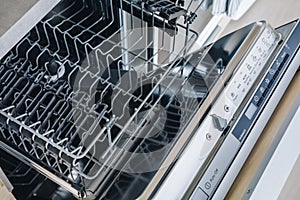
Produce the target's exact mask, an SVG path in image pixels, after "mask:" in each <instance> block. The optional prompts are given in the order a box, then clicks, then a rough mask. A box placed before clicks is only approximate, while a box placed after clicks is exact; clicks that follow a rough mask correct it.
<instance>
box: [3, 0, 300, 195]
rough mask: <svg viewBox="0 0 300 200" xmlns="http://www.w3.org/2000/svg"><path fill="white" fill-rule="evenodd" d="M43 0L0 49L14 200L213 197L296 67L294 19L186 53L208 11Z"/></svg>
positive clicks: (123, 0) (133, 1)
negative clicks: (29, 23)
mask: <svg viewBox="0 0 300 200" xmlns="http://www.w3.org/2000/svg"><path fill="white" fill-rule="evenodd" d="M41 2H43V3H45V4H49V5H48V6H47V9H46V11H45V12H44V10H43V9H42V8H41V9H40V10H39V7H38V6H39V5H42V3H39V5H38V6H36V7H35V8H34V9H32V10H31V14H32V16H35V13H34V12H42V14H41V17H40V18H39V17H33V18H32V19H31V20H32V21H34V22H32V23H33V25H32V26H31V27H29V28H28V30H27V31H25V33H24V34H23V35H22V34H21V33H18V31H16V32H15V33H14V34H16V35H19V37H20V38H18V39H17V40H16V41H14V42H9V44H6V43H7V41H8V40H5V37H11V36H7V35H6V36H5V37H4V39H3V38H2V40H0V41H1V45H2V44H3V45H4V48H2V50H1V51H0V59H1V60H0V83H1V84H0V147H1V151H0V155H1V157H0V159H1V161H0V163H1V164H0V166H1V169H2V170H3V174H5V175H6V177H7V179H8V180H9V181H8V182H10V183H11V184H12V185H10V184H8V186H10V187H8V188H10V189H11V190H12V187H13V188H14V189H13V193H14V195H15V197H16V198H17V199H107V200H108V199H178V198H186V199H207V198H211V197H212V196H213V195H215V194H218V190H217V188H218V187H219V186H222V181H221V180H223V179H226V178H224V176H225V174H226V173H225V172H227V171H230V166H233V164H234V162H233V160H234V159H235V157H232V159H231V156H229V157H228V162H227V161H226V162H225V163H224V165H221V166H224V167H218V168H217V171H216V169H215V168H214V170H213V172H214V173H215V176H214V177H216V178H215V179H217V177H219V179H218V180H219V181H216V182H207V181H205V180H206V179H205V177H206V176H210V175H206V174H208V172H210V168H212V167H210V166H215V163H218V164H219V163H220V161H219V158H220V156H222V157H224V156H226V155H224V153H225V154H227V153H232V154H231V155H232V156H235V155H236V154H238V153H239V152H241V151H240V150H241V149H242V148H241V147H244V146H247V149H251V148H252V147H251V145H246V143H247V142H245V141H248V140H249V141H250V139H248V137H246V136H248V135H251V134H249V133H248V131H253V129H255V125H253V124H258V123H257V121H258V118H263V120H260V121H261V122H260V124H259V125H260V126H263V124H265V123H266V121H267V119H268V118H269V117H270V116H264V115H266V114H264V113H265V112H263V110H264V109H266V106H267V105H271V106H270V108H269V109H268V110H269V111H272V110H274V109H275V107H276V101H277V103H278V101H279V99H280V97H281V96H282V95H283V91H284V88H285V87H287V84H288V83H289V82H290V81H291V77H292V76H293V74H294V73H295V72H296V69H297V67H298V66H299V53H298V49H299V39H298V40H297V39H295V37H296V36H295V35H299V25H298V21H294V22H291V23H289V24H287V25H286V26H284V28H279V29H278V30H277V29H273V28H272V27H271V26H270V25H269V24H268V23H267V22H264V21H261V22H256V23H253V24H250V25H248V26H246V27H245V28H243V29H241V30H239V31H236V32H233V33H232V34H229V35H227V36H225V37H223V38H221V39H219V40H217V41H215V42H212V43H211V44H207V45H205V46H204V47H199V48H198V49H196V50H195V51H194V50H193V51H191V49H193V48H194V46H195V44H196V43H197V42H198V41H199V40H198V39H199V33H198V32H197V31H194V30H193V27H194V26H196V25H197V24H196V25H195V24H194V23H193V22H194V21H195V20H196V18H201V15H200V16H197V13H198V11H199V10H201V6H203V5H202V3H203V2H204V1H178V0H176V1H175V0H173V1H171V0H160V1H152V0H117V1H112V0H76V1H71V0H61V1H53V2H51V1H50V2H49V1H48V2H47V1H41ZM43 8H44V7H43ZM27 20H29V18H28V16H27ZM202 21H205V20H204V19H203V20H202ZM23 22H25V21H24V20H23ZM205 23H208V20H206V21H205ZM192 25H193V26H192ZM199 26H200V24H199ZM218 28H220V27H217V28H216V29H215V30H214V31H217V30H218ZM12 30H17V29H16V28H15V29H12ZM10 33H12V31H10ZM200 37H201V35H200ZM205 40H206V42H207V41H208V40H210V38H209V37H207V38H206V39H205ZM292 40H293V41H292ZM290 43H293V44H294V45H291V44H290ZM11 44H13V45H12V46H10V45H11ZM200 46H201V45H200ZM285 48H286V49H285ZM273 63H275V64H276V63H277V64H276V66H277V67H278V69H276V70H275V69H273V68H274V67H273ZM275 64H274V65H275ZM290 65H291V66H292V67H290ZM297 65H298V66H297ZM272 67H273V68H272ZM279 67H280V69H279ZM270 73H271V74H272V75H273V76H272V77H273V78H271V79H268V80H269V82H268V83H267V86H265V87H263V86H262V85H263V84H265V83H264V80H265V78H266V77H267V76H268V74H270ZM275 74H276V76H275ZM288 74H289V75H288ZM271 81H272V83H270V82H271ZM266 88H267V89H266ZM262 90H264V91H262ZM276 91H277V93H278V95H275V93H276ZM258 92H262V93H261V96H259V98H258V95H257V93H258ZM274 96H275V97H274ZM268 101H269V102H272V101H274V102H273V103H269V102H268ZM254 102H256V103H255V104H254ZM258 102H260V103H259V104H258ZM267 113H271V112H267ZM245 117H246V119H248V121H247V122H246V121H245V119H244V118H245ZM242 122H243V123H242ZM240 124H243V125H244V126H243V127H246V128H243V127H242V128H240V126H241V125H240ZM250 129H251V130H250ZM254 132H255V133H256V134H257V135H259V134H260V133H261V130H254ZM252 135H253V134H252ZM232 137H234V138H232ZM232 140H234V143H231V142H232ZM252 143H253V142H252ZM245 148H246V147H245ZM224 149H225V150H224ZM220 152H221V153H220ZM219 154H221V155H219ZM243 154H245V153H243ZM236 157H238V156H236ZM243 157H244V158H246V157H247V155H243ZM242 160H243V159H239V160H238V161H237V162H242ZM235 171H236V172H238V170H235ZM218 172H220V173H218ZM228 177H230V181H231V180H234V175H230V176H229V175H228ZM204 179H205V180H204ZM203 180H204V188H203V187H202V185H201V184H202V182H203ZM230 181H228V182H230ZM212 185H215V186H214V187H212ZM217 185H218V186H217ZM227 185H228V184H227ZM221 190H223V189H220V191H221ZM224 190H225V189H224ZM199 191H200V192H199ZM222 195H223V193H222Z"/></svg>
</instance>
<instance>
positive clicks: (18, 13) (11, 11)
mask: <svg viewBox="0 0 300 200" xmlns="http://www.w3.org/2000/svg"><path fill="white" fill-rule="evenodd" d="M37 1H38V0H0V37H1V36H2V35H3V34H4V33H5V32H6V31H7V30H8V29H9V28H10V27H11V26H12V25H13V24H14V23H16V22H17V21H18V20H19V19H20V18H21V17H22V16H23V15H24V14H25V13H26V12H27V11H28V10H29V9H30V8H31V7H32V6H33V5H34V4H35V3H36V2H37Z"/></svg>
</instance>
